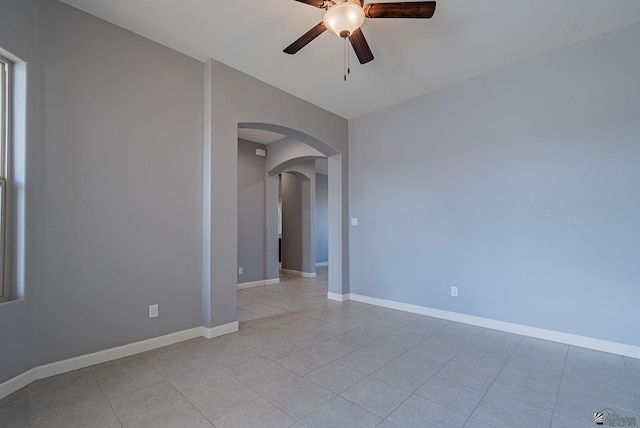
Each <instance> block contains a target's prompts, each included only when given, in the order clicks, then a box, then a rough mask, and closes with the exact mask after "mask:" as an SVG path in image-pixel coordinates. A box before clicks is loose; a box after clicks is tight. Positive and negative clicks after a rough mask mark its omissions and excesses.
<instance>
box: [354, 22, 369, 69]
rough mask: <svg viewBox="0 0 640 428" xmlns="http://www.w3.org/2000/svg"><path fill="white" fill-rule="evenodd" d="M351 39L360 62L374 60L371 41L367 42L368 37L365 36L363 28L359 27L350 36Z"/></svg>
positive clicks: (364, 62)
mask: <svg viewBox="0 0 640 428" xmlns="http://www.w3.org/2000/svg"><path fill="white" fill-rule="evenodd" d="M349 41H350V42H351V46H353V50H354V51H355V52H356V56H357V57H358V61H360V64H366V63H368V62H369V61H373V53H372V52H371V49H369V43H367V39H365V38H364V34H362V30H361V29H359V28H358V29H357V30H356V31H354V32H353V34H352V35H350V36H349Z"/></svg>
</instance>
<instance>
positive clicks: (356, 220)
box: [351, 217, 358, 226]
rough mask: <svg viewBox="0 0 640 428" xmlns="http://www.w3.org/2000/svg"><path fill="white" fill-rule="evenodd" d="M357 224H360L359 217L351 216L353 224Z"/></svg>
mask: <svg viewBox="0 0 640 428" xmlns="http://www.w3.org/2000/svg"><path fill="white" fill-rule="evenodd" d="M357 225H358V217H353V218H351V226H357Z"/></svg>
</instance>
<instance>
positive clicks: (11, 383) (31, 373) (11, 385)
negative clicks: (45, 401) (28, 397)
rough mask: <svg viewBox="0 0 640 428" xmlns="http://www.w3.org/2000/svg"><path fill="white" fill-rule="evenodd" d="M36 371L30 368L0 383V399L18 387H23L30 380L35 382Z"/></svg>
mask: <svg viewBox="0 0 640 428" xmlns="http://www.w3.org/2000/svg"><path fill="white" fill-rule="evenodd" d="M36 371H37V370H36V369H31V370H28V371H26V372H24V373H22V374H19V375H18V376H16V377H13V378H11V379H9V380H8V381H6V382H3V383H0V400H2V399H3V398H4V397H6V396H8V395H11V394H13V393H14V392H16V391H17V390H19V389H21V388H24V387H25V386H27V385H29V384H30V383H31V382H35V381H36V380H38V376H37V373H36Z"/></svg>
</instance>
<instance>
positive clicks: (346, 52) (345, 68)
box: [342, 37, 349, 82]
mask: <svg viewBox="0 0 640 428" xmlns="http://www.w3.org/2000/svg"><path fill="white" fill-rule="evenodd" d="M342 39H343V40H344V81H345V82H346V81H347V74H348V73H347V61H348V56H349V51H348V50H347V38H346V37H343V38H342Z"/></svg>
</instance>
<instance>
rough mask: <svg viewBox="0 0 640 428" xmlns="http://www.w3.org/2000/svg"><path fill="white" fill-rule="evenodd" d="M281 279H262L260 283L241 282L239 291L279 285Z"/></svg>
mask: <svg viewBox="0 0 640 428" xmlns="http://www.w3.org/2000/svg"><path fill="white" fill-rule="evenodd" d="M279 283H280V278H274V279H261V280H259V281H250V282H241V283H240V284H238V290H244V289H245V288H253V287H262V286H263V285H274V284H279Z"/></svg>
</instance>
